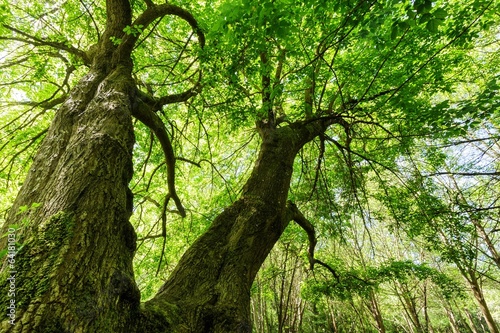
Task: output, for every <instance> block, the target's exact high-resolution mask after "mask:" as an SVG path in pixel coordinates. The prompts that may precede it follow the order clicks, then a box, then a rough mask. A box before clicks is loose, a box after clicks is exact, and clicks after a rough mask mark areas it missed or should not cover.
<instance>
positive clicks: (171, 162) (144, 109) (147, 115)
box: [132, 104, 186, 217]
mask: <svg viewBox="0 0 500 333" xmlns="http://www.w3.org/2000/svg"><path fill="white" fill-rule="evenodd" d="M132 115H133V116H134V117H135V118H137V119H138V120H139V121H141V122H142V123H143V124H144V125H146V126H147V127H149V128H150V129H151V130H152V131H153V133H154V134H155V135H156V137H157V138H158V140H159V141H160V144H161V147H162V149H163V154H164V155H165V163H166V165H167V185H168V191H169V195H170V197H171V198H172V200H174V202H175V206H176V207H177V209H178V210H179V214H180V215H181V216H182V217H185V216H186V210H185V209H184V207H183V206H182V203H181V200H180V199H179V197H178V196H177V192H176V190H175V155H174V149H173V148H172V143H171V142H170V138H169V137H168V133H167V130H166V128H165V124H164V123H163V122H162V121H161V119H160V117H159V116H158V115H157V114H156V113H154V112H153V111H152V110H151V109H150V108H149V107H148V106H147V105H144V104H143V105H139V106H138V107H135V108H133V110H132Z"/></svg>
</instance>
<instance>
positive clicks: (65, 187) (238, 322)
mask: <svg viewBox="0 0 500 333" xmlns="http://www.w3.org/2000/svg"><path fill="white" fill-rule="evenodd" d="M106 3H107V17H108V22H107V28H106V31H105V33H104V34H103V36H102V38H101V41H100V43H99V44H98V46H97V51H96V53H95V54H94V55H93V58H92V60H93V62H92V66H91V68H90V71H89V74H88V75H86V76H85V77H84V78H83V79H82V80H81V81H80V83H79V84H78V85H77V86H76V87H75V88H74V89H73V90H72V93H71V95H70V97H69V98H68V99H67V100H66V102H65V103H64V104H63V105H62V107H61V108H60V109H59V110H58V112H57V114H56V116H55V119H54V120H53V122H52V124H51V127H50V129H49V131H48V133H47V136H46V138H45V139H44V141H43V143H42V145H41V148H40V150H39V152H38V153H37V155H36V157H35V159H34V161H33V164H32V166H31V169H30V171H29V174H28V176H27V179H26V181H25V182H24V184H23V187H22V189H21V191H20V193H19V195H18V197H17V199H16V201H15V203H14V206H13V208H12V209H11V211H10V214H9V217H8V219H7V221H6V223H5V225H4V226H3V230H2V234H5V233H8V232H9V233H10V234H9V237H6V238H2V239H1V240H0V248H6V247H7V242H9V245H10V246H11V247H12V248H13V247H15V246H14V245H13V243H12V240H13V238H12V237H15V238H16V240H17V242H18V243H20V244H22V247H19V246H18V247H16V249H15V250H18V252H17V253H16V254H15V257H14V255H13V254H12V257H11V258H10V260H9V261H7V260H6V261H4V262H3V263H2V270H1V272H0V275H1V281H0V289H1V290H9V288H10V290H12V291H13V293H6V292H3V293H1V294H0V300H1V304H3V305H4V304H8V305H9V306H11V307H14V309H13V311H12V312H11V317H10V318H9V317H4V318H3V319H2V322H1V324H0V328H1V331H2V332H29V333H33V332H40V333H41V332H43V333H48V332H89V333H95V332H106V333H107V332H112V333H114V332H117V333H119V332H127V333H134V332H148V333H149V332H174V333H175V332H228V333H229V332H232V333H234V332H251V322H250V287H251V285H252V282H253V280H254V277H255V275H256V273H257V271H258V270H259V268H260V267H261V264H262V262H263V261H264V259H265V258H266V256H267V255H268V253H269V251H270V250H271V249H272V247H273V246H274V244H275V243H276V241H277V240H278V239H279V237H280V236H281V234H282V232H283V230H284V229H285V228H286V226H287V224H288V223H289V221H290V220H291V219H292V218H293V214H295V212H296V208H294V209H288V208H287V207H288V206H287V195H288V190H289V186H290V180H291V176H292V170H293V162H294V159H295V156H296V154H297V153H298V151H299V150H300V149H301V148H302V147H303V146H304V145H305V144H306V143H307V142H309V141H311V140H312V139H313V138H315V137H316V136H317V135H319V134H320V133H321V132H323V131H324V130H325V129H326V128H327V126H328V125H330V124H332V123H334V122H336V121H340V119H336V118H334V117H332V118H322V119H316V120H308V121H307V122H296V123H294V124H291V125H288V126H285V127H281V128H275V126H274V124H267V123H265V122H261V123H259V125H258V129H259V133H260V134H261V138H262V145H261V149H260V153H259V156H258V159H257V162H256V164H255V167H254V170H253V172H252V174H251V176H250V178H249V180H248V182H247V184H246V186H245V188H244V190H243V193H242V196H241V198H240V199H239V200H238V201H236V202H235V203H234V204H233V205H231V206H230V207H227V208H226V209H225V211H224V212H223V213H221V214H220V215H219V216H218V217H217V218H216V219H215V220H214V221H213V223H212V225H211V227H210V228H209V229H208V231H207V232H206V233H205V234H204V235H202V236H201V237H200V238H199V239H198V240H197V241H196V242H195V243H194V244H193V245H192V246H191V248H190V249H189V250H188V251H187V252H186V253H185V255H184V256H183V257H182V259H181V261H180V262H179V264H178V266H177V268H176V269H175V271H174V272H173V273H172V275H171V276H170V278H169V279H168V281H166V282H165V284H164V285H163V286H162V288H161V289H160V291H159V292H158V294H157V295H156V296H155V297H154V298H153V299H152V300H151V301H149V302H147V303H145V304H143V305H142V306H141V305H140V295H139V291H138V288H137V286H136V284H135V281H134V276H133V270H132V259H133V255H134V250H135V246H136V235H135V231H134V229H133V227H132V226H131V224H130V222H129V217H130V215H131V212H132V195H131V192H130V190H129V189H128V183H129V181H130V179H131V177H132V173H133V166H132V149H133V144H134V135H133V126H132V115H134V116H136V117H137V118H139V119H140V120H141V121H144V122H145V123H146V124H147V125H148V126H150V127H151V126H152V127H153V128H152V129H153V131H155V133H156V134H157V135H159V136H160V137H161V138H162V139H163V142H164V143H165V140H168V138H166V137H165V133H164V132H162V126H163V125H162V124H159V123H158V122H159V120H158V119H156V118H157V117H156V116H155V115H154V114H153V113H152V110H153V108H155V107H158V105H155V103H150V102H154V101H150V100H149V101H145V100H144V96H142V95H140V94H138V91H137V88H136V86H135V84H134V81H133V80H132V78H131V71H132V62H131V57H130V54H131V52H132V49H133V46H134V41H135V40H137V38H135V36H131V35H129V36H124V35H123V30H124V28H125V27H127V26H129V25H130V24H131V13H130V6H129V3H128V1H127V0H108V1H107V2H106ZM167 14H174V15H179V16H181V17H183V18H184V19H185V20H186V21H188V23H190V24H191V25H192V26H193V28H195V29H197V27H196V24H195V22H194V19H193V18H192V16H190V14H188V13H186V12H184V11H183V10H182V9H180V8H178V7H175V6H172V5H169V4H164V5H159V6H154V5H152V4H149V5H148V10H146V11H145V12H144V14H143V15H142V16H140V17H139V18H138V19H137V20H139V21H140V22H139V23H141V24H143V23H144V25H147V24H148V22H149V23H150V22H152V21H154V19H156V18H158V17H162V16H164V15H167ZM137 20H136V21H137ZM113 36H123V37H124V39H123V42H122V43H121V44H120V45H113V43H111V37H113ZM202 37H203V36H202V35H200V36H199V40H200V43H201V44H202V41H203V38H202ZM134 38H135V39H134ZM89 57H90V56H89ZM191 93H192V91H188V92H187V93H186V94H180V95H178V96H175V98H174V99H176V98H177V97H182V98H185V97H186V96H187V97H189V96H190V94H191ZM168 101H169V100H168V99H165V100H164V101H163V102H165V103H166V102H168ZM160 102H161V101H160ZM147 103H150V104H148V105H146V104H147ZM160 104H161V103H160ZM147 107H151V108H150V109H149V110H146V109H147ZM145 108H146V109H145ZM148 112H149V113H148ZM164 148H165V147H164ZM164 150H165V151H166V155H168V154H169V153H171V152H169V149H168V147H166V148H165V149H164ZM170 157H171V156H170ZM167 158H168V157H167ZM172 187H173V186H172V182H170V181H169V184H168V190H169V191H171V190H172ZM171 194H172V193H171ZM33 203H37V204H40V206H39V207H38V208H35V209H29V210H27V211H25V212H24V213H22V214H17V212H18V211H19V209H20V208H21V207H24V206H26V207H31V206H32V204H33ZM179 206H180V205H179ZM23 221H26V223H24V222H23ZM12 225H24V226H22V227H21V228H19V229H17V230H16V231H15V232H14V228H12ZM9 311H10V310H9Z"/></svg>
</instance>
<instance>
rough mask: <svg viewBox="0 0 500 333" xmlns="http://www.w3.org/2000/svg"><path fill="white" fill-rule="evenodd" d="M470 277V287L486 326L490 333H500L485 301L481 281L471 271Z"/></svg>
mask: <svg viewBox="0 0 500 333" xmlns="http://www.w3.org/2000/svg"><path fill="white" fill-rule="evenodd" d="M469 276H470V279H468V282H469V285H470V287H471V289H472V293H473V294H474V298H475V299H476V301H477V304H478V305H479V309H480V310H481V312H482V314H483V317H484V320H485V321H486V324H487V325H488V328H489V330H490V332H491V333H499V332H500V331H499V330H498V326H497V324H496V323H495V319H493V316H492V315H491V312H490V308H489V307H488V304H487V303H486V300H485V299H484V295H483V290H482V288H481V286H480V285H479V281H478V280H477V278H476V272H474V271H470V272H469Z"/></svg>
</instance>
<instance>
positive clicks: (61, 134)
mask: <svg viewBox="0 0 500 333" xmlns="http://www.w3.org/2000/svg"><path fill="white" fill-rule="evenodd" d="M131 88H132V86H131V81H130V80H129V74H128V71H127V70H126V69H125V68H121V67H117V68H115V70H114V71H112V72H111V73H110V74H109V75H104V74H96V73H95V72H91V74H89V75H87V76H86V77H85V78H84V79H83V80H82V81H81V82H80V84H79V85H78V87H77V88H76V89H74V91H73V93H72V96H71V97H70V98H69V99H68V100H67V101H66V102H65V104H64V105H63V107H62V108H61V109H60V110H59V111H58V113H57V115H56V117H55V120H54V122H53V124H52V126H51V129H50V130H49V132H48V134H47V137H46V138H45V140H44V142H43V143H42V147H41V149H40V151H39V153H38V155H37V157H36V158H35V160H34V162H33V164H32V167H31V171H30V174H29V176H28V178H27V179H26V182H25V183H24V185H23V188H22V190H21V192H20V194H19V196H18V198H17V199H16V202H15V205H14V208H13V209H12V210H11V212H10V215H9V218H8V220H7V223H6V227H8V226H9V225H11V224H18V223H19V221H20V220H21V219H22V218H27V219H28V220H29V224H28V226H27V227H26V228H24V229H22V230H19V232H18V233H17V235H16V236H17V238H18V240H19V242H20V243H21V244H23V247H22V249H21V250H20V251H19V252H18V253H17V255H16V266H15V268H16V270H17V274H16V290H17V295H18V296H17V297H16V306H17V308H16V316H17V318H16V324H15V325H10V324H9V323H8V321H6V320H4V321H3V322H2V323H1V328H2V332H125V331H127V329H128V328H127V327H131V326H132V324H133V321H134V316H135V315H137V311H138V307H139V292H138V289H137V286H136V285H135V282H134V278H133V271H132V258H133V253H134V250H135V232H134V230H133V228H132V226H131V225H130V223H129V221H128V219H129V217H130V214H131V210H132V206H131V200H132V197H131V193H130V191H129V190H128V182H129V181H130V179H131V177H132V148H133V143H134V136H133V128H132V121H131V114H130V108H131V97H130V91H132V89H131ZM34 202H36V203H39V204H40V207H39V208H37V209H36V210H35V211H29V212H28V213H27V214H26V215H25V216H23V215H18V214H16V213H17V209H18V208H19V207H20V206H23V205H28V206H30V205H31V204H32V203H34ZM2 271H3V273H4V274H6V273H8V270H7V269H5V267H4V269H3V270H2ZM2 283H5V279H2Z"/></svg>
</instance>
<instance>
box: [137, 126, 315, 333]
mask: <svg viewBox="0 0 500 333" xmlns="http://www.w3.org/2000/svg"><path fill="white" fill-rule="evenodd" d="M313 137H314V136H311V133H309V132H308V131H306V130H293V129H292V128H288V127H287V128H282V129H278V130H269V131H264V133H263V135H262V138H263V143H262V146H261V149H260V154H259V157H258V159H257V162H256V164H255V167H254V170H253V172H252V175H251V177H250V178H249V180H248V182H247V184H246V186H245V188H244V191H243V194H242V196H241V198H240V199H239V200H238V201H236V202H235V203H234V204H232V205H231V206H230V207H228V208H226V209H225V210H224V212H223V213H222V214H220V215H219V216H218V217H217V218H216V219H215V220H214V222H213V223H212V225H211V226H210V228H209V229H208V231H207V232H206V233H205V234H204V235H202V236H201V237H200V238H199V239H198V240H197V241H196V242H195V243H194V244H193V245H192V246H191V247H190V248H189V250H188V251H187V252H186V253H185V254H184V256H183V257H182V259H181V261H180V262H179V264H178V266H177V268H176V269H175V270H174V272H173V273H172V275H171V277H170V278H169V280H168V281H167V282H166V283H165V284H164V285H163V286H162V288H161V290H160V291H159V293H158V294H157V295H156V297H155V298H154V299H153V300H151V301H149V302H147V303H146V304H145V308H146V309H147V315H148V316H153V315H154V314H156V315H158V314H160V316H159V317H161V316H163V317H166V318H176V319H175V320H174V321H170V323H168V325H169V327H170V330H171V331H172V332H184V331H186V332H251V330H252V329H251V320H250V287H251V285H252V283H253V280H254V278H255V275H256V274H257V271H258V270H259V268H260V267H261V265H262V263H263V261H264V259H265V258H266V257H267V255H268V254H269V252H270V250H271V249H272V247H273V246H274V244H275V243H276V242H277V240H278V239H279V237H280V236H281V234H282V232H283V230H284V229H285V228H286V226H287V224H288V223H289V221H290V219H291V217H290V216H289V214H288V213H287V196H288V190H289V187H290V180H291V176H292V167H293V161H294V158H295V155H296V154H297V152H298V150H299V149H300V148H301V147H302V146H303V145H304V144H305V143H306V142H308V141H309V140H311V139H312V138H313ZM165 309H168V310H169V311H170V312H169V313H165ZM161 326H164V327H166V326H167V323H166V322H165V323H163V324H162V325H160V327H161ZM151 329H153V328H151Z"/></svg>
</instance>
